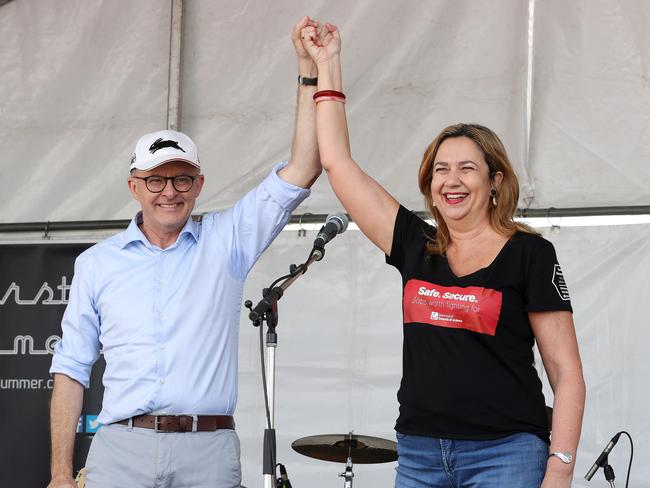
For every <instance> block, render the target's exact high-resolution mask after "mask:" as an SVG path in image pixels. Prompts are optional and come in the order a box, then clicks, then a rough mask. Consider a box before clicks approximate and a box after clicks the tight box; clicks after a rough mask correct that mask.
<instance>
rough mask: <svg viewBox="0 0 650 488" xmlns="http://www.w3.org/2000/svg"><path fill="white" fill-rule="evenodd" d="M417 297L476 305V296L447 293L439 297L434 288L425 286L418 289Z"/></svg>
mask: <svg viewBox="0 0 650 488" xmlns="http://www.w3.org/2000/svg"><path fill="white" fill-rule="evenodd" d="M418 295H422V296H425V297H440V298H444V299H446V300H458V301H461V302H472V303H478V300H477V298H476V295H472V294H471V293H467V294H463V293H450V292H448V291H447V292H445V293H444V294H443V295H442V296H440V292H439V291H438V290H436V289H435V288H431V289H429V288H427V287H426V286H421V287H420V288H418Z"/></svg>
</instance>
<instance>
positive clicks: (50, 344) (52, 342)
mask: <svg viewBox="0 0 650 488" xmlns="http://www.w3.org/2000/svg"><path fill="white" fill-rule="evenodd" d="M60 340H61V338H60V337H59V336H58V335H51V336H50V337H48V338H47V339H45V349H34V338H33V337H32V336H30V335H17V336H16V337H14V348H13V349H0V356H2V355H5V356H18V355H19V354H22V355H25V354H29V355H30V356H40V355H43V354H54V346H56V343H57V342H59V341H60Z"/></svg>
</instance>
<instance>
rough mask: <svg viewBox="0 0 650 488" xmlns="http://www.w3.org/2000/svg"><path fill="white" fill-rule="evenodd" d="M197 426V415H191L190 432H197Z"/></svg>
mask: <svg viewBox="0 0 650 488" xmlns="http://www.w3.org/2000/svg"><path fill="white" fill-rule="evenodd" d="M198 428H199V416H198V415H192V432H198Z"/></svg>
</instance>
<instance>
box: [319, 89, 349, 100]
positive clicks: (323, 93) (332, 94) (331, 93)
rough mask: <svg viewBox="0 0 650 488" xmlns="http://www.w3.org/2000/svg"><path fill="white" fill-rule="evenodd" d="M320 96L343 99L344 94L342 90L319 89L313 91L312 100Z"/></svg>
mask: <svg viewBox="0 0 650 488" xmlns="http://www.w3.org/2000/svg"><path fill="white" fill-rule="evenodd" d="M320 97H339V98H342V99H343V100H345V95H344V94H343V93H342V92H340V91H336V90H321V91H317V92H316V93H314V100H316V99H317V98H320Z"/></svg>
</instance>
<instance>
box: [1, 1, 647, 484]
mask: <svg viewBox="0 0 650 488" xmlns="http://www.w3.org/2000/svg"><path fill="white" fill-rule="evenodd" d="M170 5H171V0H168V1H162V0H138V1H137V2H133V1H130V0H103V1H102V0H93V1H84V0H57V2H42V1H38V0H13V1H9V2H8V3H5V4H4V5H2V6H0V32H2V34H3V35H2V39H3V44H4V45H3V49H2V50H0V146H1V147H2V148H3V151H2V152H0V179H1V181H2V182H3V191H2V193H1V196H0V223H17V222H32V221H41V222H42V221H55V222H56V221H67V220H110V219H128V218H131V217H132V216H133V214H134V213H135V211H136V210H137V205H136V202H134V201H132V200H131V197H130V195H129V193H128V190H127V185H126V176H127V171H128V164H129V161H130V157H131V154H132V151H133V147H134V144H135V141H136V140H137V138H138V137H139V136H140V135H142V134H143V133H145V132H149V131H153V130H157V129H160V128H163V127H165V125H166V123H167V111H168V110H167V109H168V107H167V100H168V82H169V80H168V78H169V71H170V48H169V47H170V29H171V27H170V25H171V22H170V20H171V6H170ZM301 15H311V16H313V17H315V18H318V19H322V20H328V21H332V22H334V23H336V24H337V25H338V26H339V28H340V30H341V32H342V37H343V63H344V91H345V93H346V95H347V97H348V103H347V106H346V109H347V112H348V116H349V121H350V132H351V141H352V149H353V156H354V157H355V158H356V159H357V160H358V161H359V162H360V164H361V165H362V166H363V167H364V168H365V169H366V170H367V171H368V172H369V173H370V174H371V175H373V176H374V177H376V178H377V179H378V180H379V181H380V183H381V184H382V185H384V186H385V187H386V188H387V189H388V190H389V191H390V192H391V193H393V195H395V197H396V198H397V199H398V200H400V202H402V203H403V204H404V205H406V206H407V207H409V208H412V209H414V210H422V209H423V204H422V199H421V196H420V195H419V193H418V191H417V168H418V166H419V163H420V159H421V155H422V153H423V151H424V149H425V147H426V146H427V145H428V144H429V143H430V141H431V140H432V139H433V137H434V136H435V135H436V134H437V133H438V132H439V131H440V129H442V128H443V127H445V126H446V125H449V124H452V123H456V122H460V121H465V122H478V123H481V124H484V125H487V126H489V127H491V128H493V129H494V130H495V131H496V132H497V133H498V134H499V135H500V136H501V137H502V139H503V141H504V143H505V145H506V147H507V148H508V151H509V154H510V157H511V159H512V161H513V164H514V166H515V168H516V170H517V173H518V175H519V178H520V184H521V197H522V198H521V200H520V207H522V208H525V207H532V208H545V207H556V208H557V207H587V206H612V207H615V206H623V205H649V204H650V165H649V164H648V158H649V156H650V123H649V121H648V117H649V115H648V114H650V81H649V80H650V29H648V26H650V2H646V1H645V0H619V1H617V2H612V1H610V0H590V1H587V0H575V1H571V2H567V1H565V0H544V1H534V2H533V1H531V2H527V1H523V0H492V1H490V2H483V1H478V0H449V1H442V0H436V1H429V0H413V1H410V2H407V3H404V2H401V3H400V2H392V1H380V2H378V1H371V0H357V1H354V2H344V1H340V0H327V1H324V0H316V1H314V2H311V3H310V4H309V6H305V3H304V2H300V1H297V0H279V1H276V2H266V1H262V0H250V1H248V2H226V1H219V2H217V1H214V0H191V1H185V2H184V14H183V24H182V38H183V49H182V56H181V57H182V78H181V98H180V104H181V118H180V128H181V130H183V131H185V132H187V133H188V134H189V135H190V136H191V137H192V138H193V139H194V140H195V141H196V142H197V144H198V147H199V152H200V154H201V160H202V162H203V165H204V173H205V175H206V185H205V187H204V190H203V193H202V196H201V199H200V200H199V206H198V208H197V210H198V211H207V210H215V209H221V208H224V207H227V206H229V205H230V204H232V203H233V202H234V201H235V200H236V199H238V198H239V197H240V196H241V195H242V194H243V193H244V192H245V191H246V190H248V189H250V188H251V187H252V186H253V185H254V184H255V183H257V182H258V181H260V180H261V179H262V178H263V176H264V175H265V174H266V173H267V172H268V171H269V170H270V167H271V165H272V163H273V162H275V161H277V160H280V159H286V158H288V157H289V152H290V143H291V137H292V133H293V118H294V111H295V92H296V77H297V74H298V73H297V70H296V61H295V55H294V53H293V48H292V45H291V42H290V40H289V34H290V30H291V27H292V26H293V24H294V23H295V22H296V21H297V20H298V18H299V17H300V16H301ZM340 208H341V207H340V204H339V203H338V201H337V200H336V197H335V196H334V194H333V193H332V191H331V190H330V189H329V186H328V185H327V180H326V178H325V177H322V178H321V179H320V180H319V181H318V182H317V184H316V185H315V187H314V191H313V194H312V196H311V197H310V198H309V199H308V200H307V201H306V202H305V203H304V204H303V205H301V207H300V208H299V209H298V211H297V212H298V213H306V212H311V213H322V214H325V213H329V212H332V211H336V210H339V209H340ZM649 233H650V228H648V226H634V227H615V228H580V229H561V230H560V232H555V233H550V234H549V235H548V237H549V238H550V239H551V240H552V241H553V242H554V243H555V244H556V246H557V248H558V253H559V255H560V260H561V263H562V264H563V267H564V268H565V269H564V271H565V276H566V277H567V281H568V284H569V286H570V289H571V291H572V298H573V302H574V308H575V311H576V314H575V319H576V324H577V329H578V335H579V340H580V342H581V349H582V355H583V363H584V366H585V375H586V379H587V383H588V388H589V392H588V403H587V410H586V416H585V423H584V431H583V441H582V444H581V447H580V452H579V453H578V454H579V457H578V464H577V468H576V481H575V484H574V486H587V485H586V482H585V481H584V480H581V477H582V475H583V474H584V471H586V469H587V468H588V467H589V465H590V464H591V462H593V459H595V457H596V456H597V454H598V453H599V452H600V449H602V447H603V446H604V445H605V444H606V443H607V441H608V440H609V438H610V437H611V435H613V434H614V433H615V432H616V431H618V430H621V429H626V430H628V431H630V432H631V433H632V435H633V436H634V439H635V441H636V445H637V454H636V459H637V462H636V464H635V467H634V471H633V474H632V480H633V485H635V486H643V485H642V481H641V480H644V479H646V478H648V477H649V476H650V463H648V462H647V457H648V450H649V449H650V441H649V439H648V433H649V427H650V426H649V425H648V420H647V417H648V416H647V414H645V412H644V406H645V405H648V404H649V403H650V393H649V392H648V389H647V381H648V362H647V360H643V357H644V355H643V352H644V346H645V344H647V339H649V337H648V332H647V330H648V328H647V327H645V322H646V320H647V319H646V314H645V310H644V309H643V307H642V306H641V304H643V303H645V302H647V299H648V291H649V290H648V285H647V279H646V274H647V270H648V269H649V267H648V266H649V265H650V262H649V261H648V256H650V252H648V249H647V247H648V244H647V243H648V242H649V238H650V235H649ZM0 239H1V237H0ZM307 247H308V242H305V240H304V239H297V238H296V235H295V233H289V232H287V233H283V234H282V236H281V237H280V239H279V240H278V241H277V242H276V243H274V244H273V245H272V247H271V248H270V249H269V251H268V252H267V253H266V254H265V256H264V257H263V259H262V261H261V262H260V263H258V265H257V266H256V268H255V269H254V271H253V273H252V276H251V278H250V282H249V284H248V288H247V290H248V294H247V295H246V296H247V297H250V298H255V297H256V296H258V295H259V290H260V289H261V287H262V286H264V285H267V284H268V282H269V281H270V278H272V277H275V276H278V275H279V274H280V273H282V272H285V271H286V266H288V264H289V263H292V262H298V261H299V260H300V259H302V258H303V257H304V256H303V254H304V253H305V252H306V251H307V250H308V249H307ZM278 263H286V265H285V264H283V265H282V267H281V268H279V267H278ZM339 285H340V286H339ZM295 290H297V291H294V289H292V293H291V294H288V295H287V298H286V299H285V301H283V303H282V310H283V311H284V310H286V312H284V313H283V320H284V321H286V323H290V324H291V326H290V327H287V328H286V332H285V333H284V335H283V338H282V341H283V342H282V343H281V349H280V350H279V351H280V352H279V354H280V356H279V365H278V366H279V372H278V382H279V385H278V388H279V390H280V392H279V394H278V399H279V405H278V409H279V411H278V416H277V419H276V426H277V428H278V431H279V438H278V449H279V454H280V457H281V459H282V457H284V459H286V462H287V464H288V465H289V466H290V468H293V471H295V472H296V475H297V478H298V479H301V480H302V485H303V486H307V485H308V486H311V487H312V488H320V487H325V486H333V485H334V484H335V483H338V482H339V481H340V480H339V479H337V478H336V476H335V475H336V474H337V473H338V471H337V470H340V467H339V466H336V465H333V464H332V465H330V464H329V463H325V462H319V461H315V460H309V459H307V458H305V457H302V456H299V455H297V454H295V453H292V451H290V449H289V448H288V446H289V444H290V441H291V440H293V439H295V438H298V437H302V436H305V435H310V434H326V433H334V432H339V433H342V432H346V431H347V430H349V429H352V428H354V430H355V432H357V433H359V434H366V435H379V436H383V437H389V438H390V437H391V436H392V426H393V422H394V418H395V417H396V412H397V409H396V400H395V391H396V389H397V387H398V382H399V377H400V374H401V371H400V369H401V362H400V354H401V348H400V347H399V343H400V340H401V337H400V327H399V324H400V320H401V316H400V306H399V298H398V297H399V278H398V277H397V275H396V274H395V272H393V271H392V270H390V269H389V268H387V267H386V266H385V265H384V264H383V260H382V256H381V254H380V253H379V252H378V251H376V250H373V248H372V246H371V245H370V244H368V243H367V241H366V240H365V239H364V238H363V236H362V235H360V234H359V233H354V232H348V233H347V234H345V235H344V236H341V238H340V240H337V242H336V243H335V244H334V245H333V246H332V247H331V251H328V256H327V258H326V260H325V261H324V262H323V263H321V264H319V268H318V270H316V268H314V269H313V271H312V270H310V273H309V275H307V277H306V279H305V281H303V282H301V283H300V286H297V285H296V287H295ZM368 290H371V292H368ZM305 303H307V304H309V306H308V307H307V306H305ZM386 304H388V305H386ZM255 334H256V331H253V330H249V329H248V326H247V323H246V322H245V321H244V320H242V346H241V370H240V389H241V391H240V403H239V407H238V424H239V432H240V435H241V436H242V440H243V466H244V484H246V485H248V486H258V485H259V480H258V479H257V476H258V473H260V472H261V453H260V452H258V451H259V450H260V445H261V439H260V433H261V430H262V428H263V424H262V419H263V416H262V402H261V395H260V392H259V383H260V380H259V378H258V376H257V375H258V365H257V357H258V352H257V350H256V347H257V345H256V344H254V341H255V340H256V336H255ZM287 398H291V403H289V402H287V401H286V399H287ZM548 398H549V401H550V399H551V395H549V396H548ZM283 400H285V401H284V402H283ZM617 450H620V452H616V453H615V455H612V458H611V461H612V464H613V465H614V464H615V463H616V464H615V466H616V467H617V475H618V477H619V484H620V479H621V478H622V477H623V475H624V472H625V469H624V466H625V463H626V461H627V458H626V457H625V455H626V454H627V451H626V448H617ZM362 472H363V473H364V474H361V473H362ZM359 473H360V474H359V475H358V477H359V479H358V481H357V483H361V482H362V477H366V478H365V481H364V482H363V483H362V485H361V486H377V487H383V486H386V487H388V486H392V477H393V474H392V466H388V465H379V466H373V467H364V468H363V469H361V468H360V470H359ZM371 480H372V481H371ZM634 480H636V482H635V481H634ZM292 481H293V480H292ZM294 486H300V484H299V483H294ZM648 486H650V485H648Z"/></svg>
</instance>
